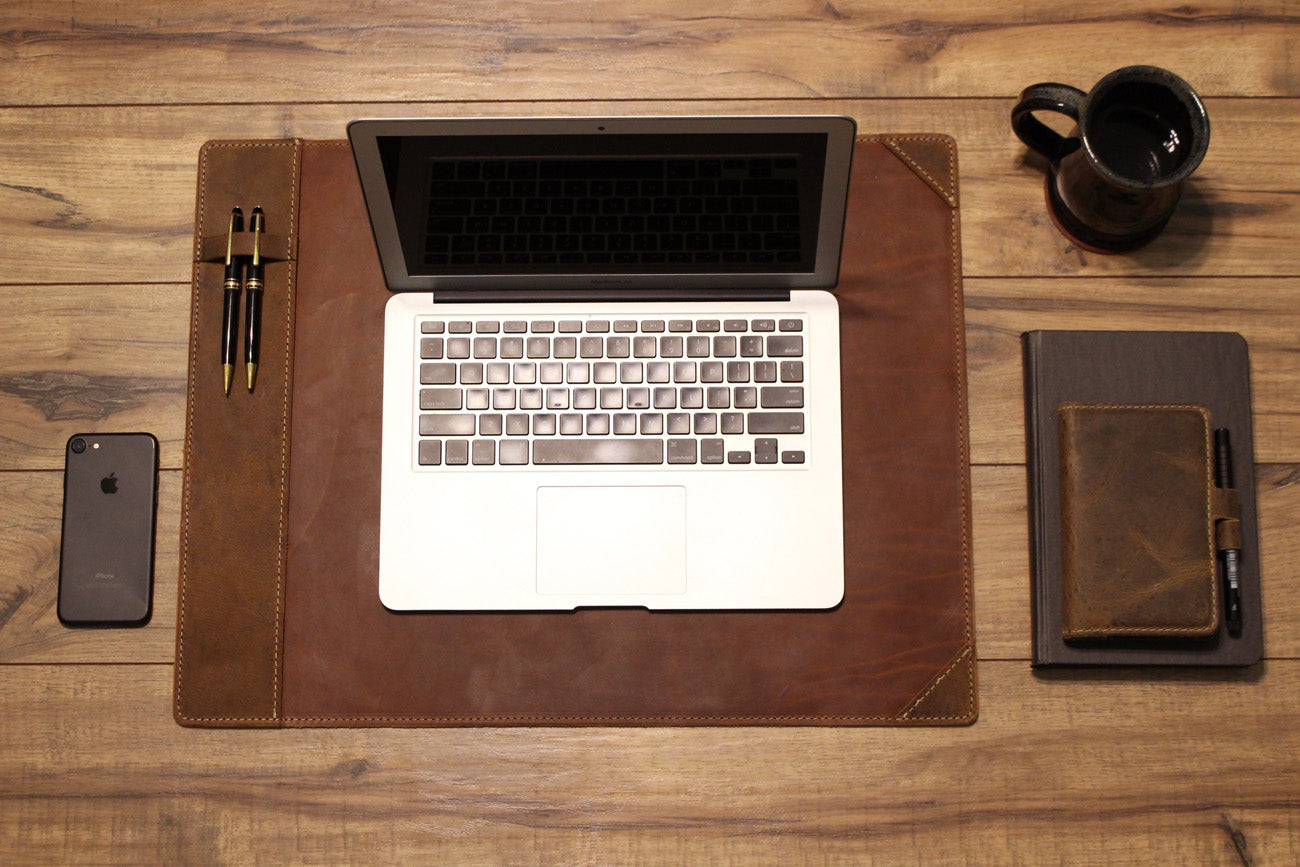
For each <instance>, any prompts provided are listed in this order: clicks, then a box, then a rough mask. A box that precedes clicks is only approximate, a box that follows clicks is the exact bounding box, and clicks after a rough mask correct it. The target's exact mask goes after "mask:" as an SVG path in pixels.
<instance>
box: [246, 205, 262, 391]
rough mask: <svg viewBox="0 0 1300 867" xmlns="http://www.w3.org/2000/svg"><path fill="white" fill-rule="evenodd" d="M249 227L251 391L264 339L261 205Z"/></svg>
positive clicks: (249, 377) (254, 211) (249, 358)
mask: <svg viewBox="0 0 1300 867" xmlns="http://www.w3.org/2000/svg"><path fill="white" fill-rule="evenodd" d="M248 228H249V229H250V230H251V231H252V232H253V258H252V259H250V260H249V263H248V278H247V279H246V280H245V281H244V288H245V289H247V290H248V306H247V309H245V311H244V315H245V316H246V317H247V329H248V330H247V331H245V332H244V365H245V367H247V368H248V390H249V391H250V392H251V391H252V390H253V384H254V383H256V382H257V352H258V344H259V343H260V342H261V339H262V289H263V288H264V287H265V283H264V282H263V263H262V235H263V234H264V233H265V232H266V217H264V216H263V215H262V208H261V206H258V207H256V208H253V214H252V216H251V217H249V222H248Z"/></svg>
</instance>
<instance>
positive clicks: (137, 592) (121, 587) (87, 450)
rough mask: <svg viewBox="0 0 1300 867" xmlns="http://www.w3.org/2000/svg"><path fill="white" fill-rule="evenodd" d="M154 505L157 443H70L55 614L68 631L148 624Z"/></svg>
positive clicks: (147, 439)
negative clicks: (57, 605) (89, 627)
mask: <svg viewBox="0 0 1300 867" xmlns="http://www.w3.org/2000/svg"><path fill="white" fill-rule="evenodd" d="M157 507H158V440H157V439H155V438H154V436H153V435H152V434H147V433H105V434H75V435H74V436H72V437H70V438H69V439H68V445H67V451H66V452H65V454H64V469H63V539H62V542H61V543H60V547H59V609H58V610H59V620H60V621H61V622H62V623H63V624H64V625H65V626H143V625H144V624H146V623H148V622H149V616H150V615H151V614H152V613H153V553H154V544H153V543H154V517H155V514H156V512H157Z"/></svg>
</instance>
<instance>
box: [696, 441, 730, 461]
mask: <svg viewBox="0 0 1300 867" xmlns="http://www.w3.org/2000/svg"><path fill="white" fill-rule="evenodd" d="M726 454H727V452H726V447H725V446H724V445H723V442H722V440H720V439H717V438H709V439H702V440H700V463H702V464H720V463H722V462H723V459H724V458H725V457H726Z"/></svg>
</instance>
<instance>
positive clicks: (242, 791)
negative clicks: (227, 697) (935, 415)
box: [0, 0, 1300, 864]
mask: <svg viewBox="0 0 1300 867" xmlns="http://www.w3.org/2000/svg"><path fill="white" fill-rule="evenodd" d="M4 5H5V7H6V8H5V12H4V18H5V20H6V24H5V26H4V28H3V39H2V40H0V46H2V48H0V94H3V95H2V96H0V103H2V105H0V298H2V299H3V309H4V316H3V319H0V665H2V666H3V667H2V668H0V744H3V746H2V747H0V803H3V809H2V810H0V861H3V862H5V863H18V862H79V861H84V862H93V863H103V862H108V861H122V862H131V863H142V862H164V861H165V862H186V863H194V862H200V863H204V862H244V861H254V860H258V861H267V862H272V863H281V862H304V861H313V862H334V861H341V860H352V861H364V862H371V861H383V862H394V861H396V862H420V863H433V862H436V863H444V864H447V863H511V864H556V863H587V862H590V863H607V864H613V863H634V862H635V863H662V862H666V863H707V862H713V861H717V862H731V863H741V864H750V863H782V864H786V863H800V862H804V863H807V862H812V863H862V862H866V861H869V860H878V861H880V862H884V863H910V862H927V863H933V862H948V863H951V862H959V861H974V862H988V863H1042V862H1053V863H1055V862H1058V861H1059V862H1067V861H1068V862H1081V863H1111V862H1127V863H1153V862H1160V863H1239V862H1240V863H1260V864H1264V863H1273V864H1286V863H1296V862H1297V861H1298V860H1300V726H1298V725H1297V716H1298V714H1300V585H1298V584H1297V582H1296V580H1295V578H1296V574H1297V571H1300V542H1297V539H1298V538H1300V534H1297V532H1296V529H1295V528H1296V524H1297V523H1300V252H1297V251H1298V249H1300V246H1298V245H1297V243H1296V239H1297V237H1300V169H1297V165H1300V51H1298V50H1297V46H1300V16H1298V15H1297V9H1296V6H1295V4H1294V3H1293V2H1290V0H1261V2H1251V3H1247V4H1217V5H1215V4H1212V5H1209V6H1179V7H1173V6H1172V5H1168V6H1166V5H1160V4H1155V3H1151V2H1147V0H1136V2H1134V0H1126V2H1121V0H1097V2H1092V3H1087V4H1062V3H1051V2H1047V0H1028V2H1023V3H1014V4H1013V3H1008V2H1000V0H975V2H971V3H962V4H954V3H949V2H935V0H922V2H919V3H918V2H911V3H898V2H883V3H868V2H864V0H835V2H833V3H824V2H784V3H783V2H775V0H759V2H753V3H744V4H724V5H723V6H714V7H710V8H709V9H708V10H705V9H704V8H703V7H701V6H700V5H699V4H697V3H693V2H688V0H639V2H635V3H633V2H607V3H576V2H541V0H531V2H516V3H504V2H496V0H446V2H443V3H440V4H423V3H411V2H401V0H380V2H377V3H370V4H355V3H347V2H341V0H316V2H312V3H293V2H278V3H272V4H260V5H259V4H254V5H249V6H232V5H231V4H229V3H215V2H211V0H195V2H190V3H186V4H174V3H171V2H165V0H141V2H136V3H131V4H118V3H113V2H108V0H83V2H80V3H61V2H50V3H12V2H11V3H6V4H4ZM1131 63H1153V64H1157V65H1161V66H1166V67H1168V68H1171V69H1173V70H1175V71H1176V72H1179V73H1180V74H1182V75H1183V76H1184V77H1185V78H1187V79H1188V80H1189V81H1191V83H1192V84H1193V85H1194V86H1195V87H1196V88H1197V89H1198V90H1199V91H1200V93H1201V94H1202V96H1203V97H1205V101H1206V104H1207V107H1208V109H1209V113H1210V115H1211V118H1212V122H1213V140H1212V143H1211V146H1210V152H1209V155H1208V157H1207V158H1206V160H1205V163H1204V165H1203V167H1202V169H1201V170H1200V172H1199V173H1198V174H1197V175H1196V177H1195V180H1194V183H1193V184H1192V186H1191V187H1190V189H1189V190H1188V193H1187V195H1186V197H1185V199H1184V202H1183V204H1182V206H1181V208H1180V210H1179V212H1178V214H1177V215H1176V216H1175V218H1174V220H1173V221H1172V223H1171V224H1170V226H1169V228H1168V230H1167V231H1166V233H1165V234H1164V235H1163V236H1162V237H1161V238H1160V239H1159V240H1158V241H1157V242H1156V243H1154V244H1153V245H1151V246H1150V247H1149V248H1147V249H1145V250H1143V251H1141V252H1138V253H1134V254H1132V255H1127V256H1113V257H1103V256H1096V255H1093V254H1091V253H1086V252H1083V251H1081V250H1079V249H1077V248H1075V247H1073V246H1071V245H1070V244H1069V243H1068V242H1066V241H1065V239H1064V238H1062V237H1061V236H1060V235H1058V234H1057V233H1056V232H1055V230H1054V229H1053V228H1052V227H1051V225H1050V223H1049V221H1048V219H1047V216H1046V214H1045V212H1044V207H1043V194H1042V173H1041V169H1042V166H1041V164H1040V162H1039V161H1038V160H1037V159H1035V158H1027V157H1026V153H1025V149H1024V148H1023V147H1022V146H1021V145H1020V144H1019V142H1018V141H1017V140H1016V139H1015V137H1014V135H1013V134H1012V133H1011V130H1010V126H1009V123H1008V115H1009V112H1010V109H1011V106H1012V104H1013V102H1014V99H1015V96H1016V94H1017V93H1018V92H1019V90H1020V88H1022V87H1023V86H1025V85H1028V84H1030V83H1033V82H1037V81H1043V80H1057V81H1065V82H1069V83H1073V84H1076V85H1080V86H1083V87H1085V89H1086V87H1088V86H1090V85H1091V83H1092V82H1094V81H1095V80H1096V79H1097V78H1099V77H1100V76H1101V75H1102V74H1104V73H1105V72H1107V71H1109V70H1111V69H1113V68H1116V67H1119V66H1123V65H1127V64H1131ZM616 100H633V102H632V103H630V104H620V105H612V104H611V102H612V101H616ZM609 111H617V112H635V113H668V112H691V113H695V112H713V113H717V112H747V113H760V112H771V111H781V112H836V113H847V114H850V115H853V116H854V117H856V118H857V120H858V123H859V125H860V127H861V128H862V129H863V130H865V131H876V132H886V131H887V132H911V131H915V132H921V131H927V132H929V131H937V132H946V133H949V134H951V135H953V136H954V137H955V138H956V139H957V142H958V147H959V154H960V168H961V218H962V240H963V248H964V251H963V252H964V255H963V270H964V274H965V290H966V325H967V345H968V353H969V367H970V380H969V385H970V409H971V429H970V435H971V456H972V458H971V460H972V466H971V474H972V479H973V491H974V508H975V522H974V523H975V590H976V600H975V608H976V620H977V642H978V650H979V660H980V693H981V694H980V705H981V716H980V720H979V722H978V723H976V724H975V725H974V726H972V727H970V728H961V729H801V728H793V729H762V730H756V729H744V728H740V729H725V728H718V729H648V730H646V729H585V730H584V729H580V730H566V729H453V730H324V731H314V730H313V731H302V730H298V731H196V730H190V729H182V728H180V727H178V726H177V725H176V724H175V723H174V722H173V721H172V717H171V706H170V696H171V677H172V661H173V653H174V651H173V640H174V633H175V608H176V569H177V550H176V547H177V535H178V534H177V526H178V513H179V501H180V457H181V448H180V439H181V436H182V430H183V412H184V401H185V374H186V340H187V322H188V314H189V278H190V236H191V231H192V218H193V217H192V215H193V206H194V202H193V199H194V184H195V164H196V157H197V153H198V148H199V146H200V144H201V143H202V142H203V141H205V140H207V139H211V138H243V137H283V136H306V137H312V138H339V137H342V135H343V130H344V124H345V122H346V121H347V120H349V119H351V118H353V117H358V116H363V115H433V114H448V113H450V114H457V115H469V114H481V113H491V114H517V113H524V114H546V113H554V114H591V113H600V112H609ZM1030 328H1103V329H1121V328H1134V329H1205V330H1235V331H1239V332H1241V333H1242V334H1243V335H1245V337H1246V338H1247V340H1248V341H1249V343H1250V346H1251V352H1252V376H1253V388H1254V401H1255V424H1256V428H1255V430H1256V456H1257V459H1258V461H1259V462H1260V465H1259V467H1258V479H1259V482H1258V485H1259V486H1258V499H1259V507H1260V514H1261V516H1262V530H1261V536H1262V539H1261V543H1262V549H1263V564H1262V570H1263V585H1264V596H1265V629H1266V643H1265V650H1266V655H1267V660H1266V662H1264V663H1263V664H1261V665H1259V666H1257V667H1256V668H1255V669H1253V670H1250V671H1244V672H1233V673H1226V674H1225V673H1217V672H1168V671H1139V672H1120V671H1113V672H1093V673H1087V672H1085V673H1072V674H1059V675H1054V676H1041V675H1035V674H1034V673H1033V672H1032V671H1031V670H1030V667H1029V662H1028V659H1029V564H1028V545H1027V527H1026V515H1025V471H1024V434H1023V428H1022V424H1023V410H1022V395H1021V385H1020V383H1021V379H1020V360H1019V344H1018V335H1019V333H1020V332H1021V331H1022V330H1025V329H1030ZM137 429H141V430H148V431H152V432H153V433H155V434H156V435H157V436H158V438H159V440H160V441H161V442H162V466H163V470H162V474H161V494H160V516H159V522H158V561H157V587H156V593H155V615H154V618H153V621H152V623H151V624H150V625H149V626H148V627H146V628H144V629H142V630H135V631H126V630H123V631H104V632H94V631H71V630H67V629H64V628H62V627H61V626H60V625H59V623H58V621H57V619H56V617H55V589H56V576H57V571H58V544H59V520H60V501H61V473H60V470H61V466H62V455H63V448H64V443H65V441H66V439H67V437H68V436H69V435H70V434H71V433H73V432H77V431H101V430H102V431H109V430H137Z"/></svg>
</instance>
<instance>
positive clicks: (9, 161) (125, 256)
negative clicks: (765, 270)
mask: <svg viewBox="0 0 1300 867" xmlns="http://www.w3.org/2000/svg"><path fill="white" fill-rule="evenodd" d="M0 68H3V67H0ZM1026 83H1028V82H1026ZM1013 104H1014V103H1013V100H1011V99H988V100H956V99H938V100H910V99H905V100H880V101H843V100H828V101H821V100H791V101H772V100H762V101H757V100H753V101H725V102H724V101H708V102H638V103H608V102H602V103H556V102H551V103H543V104H527V103H504V104H484V103H453V104H445V105H430V104H427V103H420V104H408V105H398V104H379V105H363V104H325V105H292V106H264V105H254V106H241V107H240V108H239V110H238V111H233V112H232V111H231V110H230V109H229V108H227V107H223V106H182V107H177V108H172V107H152V106H146V107H141V108H135V107H119V106H109V107H71V108H41V109H28V108H12V109H0V127H3V128H5V129H6V130H7V131H9V134H7V135H6V136H3V137H0V166H4V173H3V175H0V233H3V234H4V236H5V237H6V238H7V239H8V240H7V243H6V244H5V245H3V246H0V284H5V283H13V284H17V285H32V284H45V283H97V282H101V281H104V280H105V279H106V275H111V277H108V278H107V279H110V280H111V281H115V282H123V281H124V282H135V283H146V282H157V281H163V282H170V283H183V282H188V281H189V279H190V268H189V263H190V261H191V258H192V241H191V237H192V232H193V220H194V190H195V175H196V171H195V164H196V162H197V159H198V151H199V147H200V146H201V145H202V144H203V142H204V141H207V140H208V139H214V138H245V137H246V138H283V137H287V136H303V137H306V138H317V139H322V138H323V139H338V138H343V137H344V135H345V127H346V125H347V122H348V121H349V120H352V119H354V118H356V117H361V116H376V115H388V116H411V117H422V116H430V115H444V116H466V115H519V114H525V115H527V114H548V113H549V114H557V115H574V114H584V115H600V114H611V113H613V114H629V113H630V114H681V113H714V114H719V113H728V112H732V113H742V114H771V113H777V114H784V113H830V114H847V115H850V116H853V117H855V118H856V119H857V121H858V126H859V129H860V131H862V132H863V133H873V132H900V131H910V132H944V133H947V134H949V135H952V136H953V137H955V138H956V139H957V145H958V161H959V164H960V173H961V191H960V194H961V220H962V243H963V269H964V273H965V274H966V276H968V277H978V276H996V277H1003V276H1045V277H1055V276H1070V277H1079V276H1097V277H1101V276H1139V275H1143V276H1145V275H1150V274H1152V273H1160V274H1168V275H1188V276H1201V277H1206V276H1233V277H1235V276H1241V275H1253V276H1294V275H1297V274H1300V247H1298V246H1297V245H1296V244H1294V243H1292V242H1291V239H1293V238H1295V237H1300V176H1297V173H1296V172H1295V170H1294V168H1293V167H1294V166H1296V165H1300V111H1297V106H1300V101H1296V100H1278V99H1218V100H1212V101H1210V103H1209V111H1210V114H1211V117H1212V123H1213V125H1214V132H1213V138H1212V144H1211V146H1210V151H1209V154H1208V155H1207V157H1206V160H1205V162H1204V164H1203V165H1202V167H1201V170H1200V171H1199V172H1198V173H1197V174H1196V175H1195V176H1194V177H1193V182H1192V184H1191V185H1190V186H1189V188H1188V191H1187V193H1186V196H1185V200H1184V202H1183V203H1182V206H1181V207H1180V208H1179V210H1178V211H1177V212H1176V213H1175V215H1174V219H1173V220H1172V221H1171V224H1170V226H1169V227H1168V229H1167V231H1166V233H1165V234H1164V235H1163V236H1161V237H1160V238H1159V239H1157V240H1156V242H1155V243H1154V244H1152V245H1151V246H1150V247H1148V248H1146V249H1145V250H1143V251H1141V252H1139V253H1136V254H1134V255H1131V256H1101V255H1096V254H1092V253H1087V252H1085V251H1082V250H1080V249H1079V248H1077V247H1075V246H1074V245H1072V244H1070V243H1069V242H1068V241H1067V240H1066V239H1065V238H1064V237H1062V236H1061V235H1060V234H1059V233H1058V232H1057V231H1056V230H1055V229H1054V228H1053V227H1052V225H1051V221H1050V220H1049V218H1048V216H1047V212H1046V210H1045V207H1044V200H1043V177H1044V173H1043V167H1042V165H1041V164H1040V163H1039V161H1038V159H1037V157H1036V156H1034V155H1032V154H1028V155H1027V151H1026V149H1025V147H1024V146H1023V145H1021V144H1020V142H1019V140H1017V139H1016V137H1015V135H1014V134H1013V133H1012V132H1011V125H1010V120H1009V118H1010V112H1011V108H1012V105H1013ZM86 129H93V130H95V135H94V136H93V137H91V136H84V135H82V134H81V132H82V131H83V130H86Z"/></svg>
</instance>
